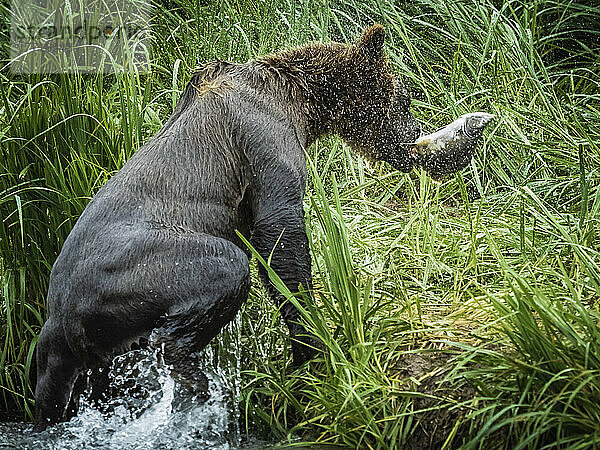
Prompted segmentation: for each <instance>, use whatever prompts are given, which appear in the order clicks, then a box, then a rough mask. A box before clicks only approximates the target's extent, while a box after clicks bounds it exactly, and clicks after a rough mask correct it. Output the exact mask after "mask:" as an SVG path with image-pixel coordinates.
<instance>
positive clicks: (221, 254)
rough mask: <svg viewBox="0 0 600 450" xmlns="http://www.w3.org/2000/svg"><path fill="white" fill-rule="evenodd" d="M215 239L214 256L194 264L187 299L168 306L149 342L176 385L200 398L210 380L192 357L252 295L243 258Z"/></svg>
mask: <svg viewBox="0 0 600 450" xmlns="http://www.w3.org/2000/svg"><path fill="white" fill-rule="evenodd" d="M213 239H214V246H213V248H214V249H218V250H217V251H216V252H215V253H216V255H207V256H206V257H204V258H199V259H198V260H197V262H196V264H194V272H195V273H197V274H198V278H195V279H193V286H190V289H189V290H188V292H189V293H190V296H189V297H188V298H186V299H184V300H183V301H182V302H180V303H177V304H174V305H172V307H171V308H169V311H168V313H167V315H166V316H165V317H164V318H163V320H162V323H161V325H160V326H159V327H158V328H156V329H155V330H154V331H153V333H152V335H151V337H150V342H151V343H152V345H153V346H155V347H158V348H162V349H163V352H164V356H163V357H164V360H165V363H166V364H168V365H170V366H171V367H172V375H173V378H175V379H176V380H177V381H179V382H181V383H182V384H184V385H186V386H188V387H189V388H190V389H191V390H193V391H194V392H195V393H196V394H198V395H199V396H200V397H205V398H206V397H207V396H208V380H207V378H206V375H204V374H203V373H202V372H201V371H200V370H199V369H198V367H197V361H195V358H194V357H193V354H194V353H195V352H198V351H199V350H201V349H203V348H204V347H206V345H207V344H208V343H209V342H210V341H211V340H212V338H214V337H215V336H216V335H217V334H218V333H219V332H220V331H221V329H222V328H223V326H224V325H226V324H227V323H229V322H230V321H231V320H233V319H234V318H235V316H236V314H237V312H238V311H239V309H240V307H241V306H242V304H243V303H244V302H245V301H246V299H247V298H248V292H249V290H250V269H249V264H248V258H247V256H246V254H245V253H244V252H243V251H242V250H241V249H240V248H239V247H237V246H236V245H234V244H233V243H231V242H229V241H225V240H223V239H219V238H213Z"/></svg>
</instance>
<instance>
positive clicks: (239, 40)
mask: <svg viewBox="0 0 600 450" xmlns="http://www.w3.org/2000/svg"><path fill="white" fill-rule="evenodd" d="M396 3H397V2H396ZM168 4H169V5H170V7H173V8H174V9H173V10H172V11H168V10H166V9H165V8H163V9H161V14H157V15H156V17H155V18H154V22H153V23H154V25H153V26H154V33H155V44H154V45H155V47H154V49H153V50H154V52H153V67H152V70H153V73H152V75H151V76H145V75H142V74H135V73H133V74H120V75H77V74H73V75H46V76H42V75H30V76H16V75H10V74H9V73H8V72H7V71H6V68H5V69H3V70H2V73H1V74H0V77H1V82H0V89H1V90H2V92H1V95H0V98H1V102H2V103H1V105H0V108H1V109H0V111H1V113H0V142H1V143H2V145H1V147H0V152H1V155H2V156H1V157H0V218H1V219H2V221H1V225H0V268H1V273H2V279H1V289H0V329H1V330H2V333H1V334H0V336H1V337H2V341H1V344H0V386H1V390H0V409H4V410H10V411H14V410H20V411H23V416H24V417H28V416H30V414H31V407H32V399H31V397H32V392H31V389H30V387H29V386H30V384H31V383H30V382H31V375H30V369H31V358H32V355H33V352H32V351H33V346H34V344H35V337H36V335H37V333H38V332H39V328H40V326H41V324H42V323H43V320H44V317H45V309H44V298H45V292H46V288H47V281H48V275H49V270H50V268H51V265H52V263H53V261H54V259H55V258H56V256H57V254H58V252H59V250H60V247H61V245H62V242H64V239H65V238H66V236H67V234H68V232H69V230H70V229H71V227H72V226H73V224H74V223H75V221H76V219H77V217H78V216H79V214H80V213H81V211H82V209H83V208H84V207H85V204H86V203H87V201H88V200H89V198H90V197H91V196H92V195H93V194H94V193H95V192H96V191H97V190H98V188H99V187H100V186H101V185H102V183H104V182H105V181H106V180H107V179H108V178H109V177H110V176H111V175H112V174H114V173H115V171H117V170H118V169H119V168H120V167H121V166H122V165H123V164H124V162H125V161H126V160H127V159H128V158H129V156H131V154H132V153H133V152H134V151H135V150H136V149H137V148H138V147H139V145H140V144H141V143H143V142H144V141H145V140H146V139H147V138H148V137H149V136H151V135H152V134H153V133H154V132H155V131H156V130H157V129H158V128H159V126H160V124H161V123H163V122H164V120H165V119H166V117H167V116H168V114H169V113H170V111H171V110H172V108H173V104H174V101H175V100H176V99H177V96H178V95H179V93H180V92H181V90H182V88H183V86H184V85H185V83H186V81H187V80H188V79H189V77H190V75H191V73H192V71H193V68H194V67H195V66H197V65H198V64H200V63H202V62H203V61H208V60H212V59H215V58H220V59H229V60H246V59H248V58H251V57H255V56H257V55H260V54H263V53H265V52H269V51H273V50H276V49H279V48H284V47H287V46H290V45H297V44H301V43H303V42H306V41H308V40H318V39H335V40H351V39H353V38H354V37H355V36H356V35H357V34H358V33H359V31H360V29H361V28H362V27H363V26H365V25H368V24H370V23H372V22H380V23H382V24H383V25H385V26H386V28H387V30H388V34H389V41H388V46H387V49H388V53H389V56H390V59H391V61H392V64H393V66H394V69H395V71H396V72H398V73H399V74H401V75H402V76H403V77H404V80H405V84H406V85H407V87H408V88H409V89H410V90H411V91H412V92H413V93H414V94H413V96H414V101H413V111H414V113H415V115H417V116H418V118H419V119H420V120H422V121H423V122H424V123H425V124H426V127H427V128H430V129H434V128H436V127H437V126H440V125H443V124H446V123H448V122H449V121H450V120H452V119H454V118H455V117H456V116H458V115H460V114H462V113H465V112H471V111H475V110H481V111H487V112H491V113H494V114H496V115H497V120H496V121H495V122H494V124H493V125H492V126H491V127H490V130H489V131H488V132H487V133H486V136H485V140H484V142H483V145H482V147H481V148H480V150H479V151H478V153H477V155H476V157H475V158H474V160H473V162H472V164H471V165H470V166H469V167H468V168H466V169H465V170H463V171H462V172H461V173H460V174H457V175H456V176H455V177H452V178H451V179H448V180H446V181H445V182H444V183H442V184H436V183H434V182H432V181H431V180H430V179H429V178H428V177H427V176H426V175H425V174H424V173H420V172H413V173H411V174H408V175H405V174H400V173H398V172H394V171H392V170H391V169H390V167H389V166H387V165H385V164H383V163H381V164H380V163H377V164H373V163H367V162H365V161H364V160H362V159H361V158H360V157H358V156H357V155H354V154H352V152H351V151H350V150H349V149H348V148H347V147H346V146H344V145H343V144H342V143H341V142H340V141H339V140H337V139H335V138H330V139H326V140H322V141H320V142H318V143H317V144H316V145H314V146H313V147H312V148H310V149H308V152H307V153H308V156H309V159H310V161H311V167H310V169H311V170H310V172H311V174H312V181H311V183H309V187H308V192H309V195H308V197H307V202H306V211H307V216H308V218H309V223H308V228H309V231H310V235H311V238H312V239H311V241H312V242H311V246H312V250H313V252H312V255H313V261H314V265H315V270H314V277H315V292H314V295H311V296H308V297H307V308H306V310H305V311H304V314H303V315H304V318H305V321H306V322H307V324H308V326H309V328H310V329H311V330H312V331H313V333H314V334H315V335H316V336H318V337H319V340H320V341H321V342H322V345H323V348H324V352H323V357H321V358H318V359H317V360H315V361H314V362H311V363H309V365H308V366H306V367H303V368H300V369H299V370H296V371H293V370H292V369H290V368H289V367H288V362H289V359H288V357H289V354H288V347H287V343H286V342H287V341H286V332H285V330H284V328H283V327H282V326H281V322H280V319H279V317H278V314H277V311H276V310H275V308H274V307H273V306H272V305H271V304H270V302H269V301H268V300H267V299H266V298H265V296H264V293H263V292H262V291H261V289H259V288H258V286H255V287H254V288H253V292H252V296H251V298H250V301H249V302H248V303H247V304H246V306H245V308H244V310H243V312H242V324H243V325H242V326H243V340H244V343H243V348H245V349H248V350H247V352H245V353H244V355H243V361H242V363H243V368H244V375H243V380H242V381H243V389H242V399H241V410H242V417H243V421H244V422H245V423H246V425H247V427H248V429H250V430H253V432H258V431H259V430H262V431H263V432H264V433H265V434H266V435H268V436H273V437H274V438H275V439H278V440H282V441H286V442H287V441H290V442H298V440H301V441H302V440H304V441H318V442H321V443H332V444H340V445H345V446H350V447H357V446H358V447H365V448H368V447H372V448H388V447H389V448H394V447H396V448H397V447H407V448H411V446H412V448H433V447H444V448H457V447H460V446H463V447H464V448H530V449H537V448H544V447H547V448H556V447H560V448H594V447H597V446H599V445H600V432H599V431H598V425H597V424H598V423H600V406H599V405H600V372H599V371H600V360H599V357H600V348H599V347H600V339H599V336H598V334H599V333H600V331H599V330H600V328H598V308H599V306H600V303H599V294H600V259H599V257H598V251H599V246H598V233H599V223H600V171H599V168H600V144H599V143H600V89H599V87H600V76H599V75H598V74H599V73H600V67H599V66H600V59H599V58H600V57H599V54H600V52H599V45H600V44H599V40H598V39H599V38H600V36H599V32H598V30H600V8H599V7H598V6H595V5H593V4H592V2H589V4H588V5H586V4H585V2H579V3H577V4H573V3H570V2H562V1H560V0H558V1H538V2H522V1H516V0H512V1H510V0H505V1H492V0H486V1H482V2H475V1H468V0H446V1H438V0H419V1H417V2H412V4H411V5H410V6H404V7H400V6H394V5H393V4H391V2H382V1H371V2H353V1H345V2H303V1H292V0H287V1H278V2H253V1H245V2H229V1H224V0H222V1H214V2H210V4H209V5H208V6H199V5H197V4H196V2H195V1H192V0H173V1H171V2H169V3H168ZM2 8H4V7H2ZM3 11H4V12H6V10H3ZM2 49H5V46H2ZM4 58H5V60H4V62H3V63H2V66H4V64H5V63H6V62H7V60H6V56H4ZM273 276H274V277H276V274H273ZM275 279H276V278H275ZM290 301H294V299H293V297H290ZM265 312H266V313H265ZM431 424H433V426H432V425H431Z"/></svg>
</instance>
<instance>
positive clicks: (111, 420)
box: [0, 322, 262, 450]
mask: <svg viewBox="0 0 600 450" xmlns="http://www.w3.org/2000/svg"><path fill="white" fill-rule="evenodd" d="M239 328H240V327H239V323H237V322H234V323H233V324H231V325H230V326H229V327H228V329H227V330H226V331H225V332H224V333H222V334H221V335H220V336H219V338H218V342H217V343H216V345H213V346H212V347H209V348H207V349H205V350H204V351H203V352H202V354H201V361H202V362H201V366H202V367H201V369H202V370H203V371H204V372H205V373H206V375H207V376H208V379H209V390H210V398H209V399H208V400H207V401H206V402H202V401H199V400H198V399H197V398H196V397H194V396H193V395H192V394H190V393H189V391H187V389H186V388H185V387H182V386H180V385H178V384H176V383H175V382H174V381H173V379H172V378H171V377H170V375H169V369H168V368H167V367H165V366H164V365H163V364H161V355H160V353H159V352H158V351H149V350H135V351H132V352H129V353H127V354H125V355H122V356H120V357H118V358H115V360H114V362H113V366H112V368H111V388H112V391H113V392H116V393H117V395H113V396H112V399H111V400H110V401H108V402H107V403H106V404H104V405H101V406H100V407H97V406H92V405H91V404H90V403H88V402H86V400H85V398H83V397H82V401H81V404H80V410H79V414H78V415H77V416H76V417H74V418H73V419H72V420H71V421H69V422H66V423H61V424H58V425H56V426H53V427H51V428H49V429H48V430H46V431H44V432H43V433H39V434H32V433H31V429H32V425H31V424H23V423H0V449H4V448H10V449H13V448H14V449H32V450H34V449H35V450H37V449H40V450H42V449H52V450H59V449H60V450H81V449H87V448H99V449H127V450H129V449H131V450H142V449H144V450H146V449H215V450H225V449H236V448H241V447H244V448H261V447H262V445H261V444H260V443H258V442H257V443H254V444H252V445H243V446H242V440H241V436H240V429H239V409H238V407H237V404H238V398H239V392H240V391H239V390H240V386H239V384H240V344H239V337H240V336H239Z"/></svg>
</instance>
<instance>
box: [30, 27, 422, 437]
mask: <svg viewBox="0 0 600 450" xmlns="http://www.w3.org/2000/svg"><path fill="white" fill-rule="evenodd" d="M384 37H385V32H384V28H383V27H382V26H380V25H374V26H372V27H370V28H368V29H366V31H365V32H364V34H363V36H362V37H361V38H360V39H359V41H358V42H356V43H355V44H339V43H329V44H322V43H316V44H309V45H306V46H303V47H300V48H296V49H292V50H287V51H284V52H281V53H277V54H274V55H270V56H265V57H262V58H259V59H257V60H253V61H249V62H247V63H241V64H237V63H228V62H222V61H217V62H212V63H209V64H207V65H206V66H204V67H203V68H202V69H201V70H200V71H199V72H198V73H196V74H195V75H194V76H193V77H192V79H191V81H190V82H189V84H188V85H187V87H186V89H185V91H184V93H183V94H182V96H181V98H180V100H179V103H178V104H177V107H176V108H175V111H174V112H173V114H172V115H171V117H170V118H169V119H168V121H167V122H166V124H165V125H164V126H163V127H162V129H161V130H160V131H159V132H158V133H157V134H156V135H155V136H154V137H153V138H152V139H150V140H149V141H148V142H147V143H146V144H145V145H144V146H142V147H141V148H140V149H139V150H138V151H137V152H136V153H135V154H134V155H133V157H132V158H131V159H130V160H129V161H128V162H127V163H126V164H125V166H124V167H123V168H122V169H121V170H120V171H119V172H118V173H117V174H116V175H115V176H114V177H112V178H111V179H110V180H109V181H108V182H107V183H106V184H105V185H104V186H103V187H102V188H101V189H100V190H99V191H98V193H97V194H96V195H95V196H94V198H93V199H92V200H91V201H90V203H89V204H88V206H87V207H86V209H85V211H84V212H83V214H82V215H81V217H80V218H79V220H78V221H77V223H76V224H75V226H74V228H73V230H72V231H71V234H70V235H69V237H68V238H67V240H66V242H65V244H64V246H63V248H62V251H61V253H60V255H59V257H58V258H57V260H56V262H55V264H54V267H53V269H52V273H51V276H50V286H49V290H48V300H47V302H48V313H49V318H48V321H47V322H46V324H45V325H44V327H43V329H42V332H41V334H40V337H39V341H38V344H37V367H38V381H37V387H36V391H35V399H36V414H37V417H36V425H35V430H38V431H39V430H43V429H44V428H46V427H47V426H48V425H49V424H52V423H55V422H57V421H60V420H64V419H66V418H68V417H70V416H71V415H73V414H75V413H76V410H77V400H78V397H79V393H80V390H81V386H83V385H85V379H86V377H87V372H88V371H91V373H92V376H91V379H92V396H96V395H100V393H101V392H102V387H104V386H106V375H105V374H106V372H107V371H106V370H103V369H104V368H105V367H107V366H108V364H109V363H110V361H111V359H112V358H113V357H114V356H115V355H117V354H118V353H119V352H123V351H126V350H127V349H128V348H129V347H130V345H131V344H132V343H133V342H136V341H138V340H140V339H142V338H147V339H149V341H150V343H151V344H152V345H153V346H157V347H161V348H163V353H164V356H163V357H164V360H165V362H166V363H167V364H169V365H171V366H172V372H173V374H174V375H176V376H177V378H179V379H180V380H181V381H183V382H184V383H187V384H188V385H190V386H191V387H193V388H194V389H195V390H196V391H197V392H199V393H206V390H207V381H206V377H205V376H204V374H202V373H201V372H200V371H199V370H198V369H197V367H195V364H193V361H191V358H190V355H191V354H192V353H193V352H194V351H196V350H199V349H201V348H203V347H204V346H206V345H207V344H208V342H209V341H210V340H211V339H212V338H213V337H214V336H215V335H216V334H217V333H219V331H220V330H221V328H222V327H223V326H224V325H225V324H226V323H228V322H229V321H231V320H232V319H233V318H234V317H235V315H236V314H237V312H238V310H239V309H240V307H241V305H242V304H243V303H244V301H245V300H246V298H247V296H248V290H249V286H250V273H249V268H248V255H249V254H248V251H247V249H245V246H243V245H242V243H241V242H240V240H239V238H238V236H237V234H236V230H239V231H240V232H241V233H242V234H243V235H245V236H249V237H250V240H251V243H252V245H253V246H254V247H255V248H256V249H257V250H258V251H259V252H260V253H261V254H262V255H264V256H265V257H268V256H269V255H271V266H272V267H273V269H274V270H275V271H276V272H277V273H278V275H279V276H280V277H281V279H282V280H283V281H284V282H285V283H286V285H287V286H288V287H289V289H290V290H291V291H292V292H296V291H298V289H299V286H300V285H302V286H304V288H306V289H310V288H311V261H310V254H309V248H308V241H307V237H306V233H305V224H304V212H303V207H302V200H303V196H304V189H305V184H306V177H307V171H306V162H305V149H306V148H307V147H308V146H310V145H311V144H312V143H313V142H314V141H315V139H317V138H318V137H320V136H323V135H326V134H332V133H335V134H338V135H339V136H341V137H342V138H343V139H344V140H345V141H346V142H347V143H348V144H350V145H351V146H352V147H354V148H355V149H357V150H359V151H360V152H361V153H362V154H364V155H367V156H368V157H370V158H372V159H376V160H384V161H387V162H389V163H390V164H391V165H392V166H393V167H395V168H397V169H400V170H403V171H409V170H410V169H411V168H412V166H413V159H412V157H411V154H410V152H409V149H408V146H407V144H408V143H411V142H414V140H415V139H416V138H417V137H418V136H419V133H420V129H419V125H418V124H417V122H416V121H415V120H414V118H413V117H412V115H411V113H410V111H409V105H410V99H409V97H408V96H407V94H406V93H405V92H404V90H403V89H402V87H401V85H400V83H399V82H398V81H397V80H396V79H395V78H394V76H393V75H392V73H391V71H390V68H389V64H388V61H387V58H386V56H385V54H384ZM261 275H262V277H263V280H266V277H265V272H264V271H262V270H261ZM267 284H268V283H267ZM268 290H269V292H270V295H271V296H272V297H273V298H274V300H275V302H276V303H277V304H278V305H280V306H281V313H282V315H283V318H284V320H285V322H286V324H287V326H288V327H289V330H290V335H291V336H292V338H293V339H292V352H293V359H294V362H295V363H296V364H300V363H302V362H303V361H305V360H306V359H308V358H310V357H311V356H312V355H313V354H314V352H315V349H314V346H313V345H311V339H310V338H308V337H306V332H305V330H304V328H303V327H302V325H301V324H300V323H299V322H298V311H297V310H296V309H295V308H294V307H293V306H292V305H290V304H289V303H285V302H283V299H282V297H281V296H280V295H279V294H278V293H277V292H276V290H275V289H273V287H272V286H270V285H269V286H268ZM102 374H104V375H102ZM76 381H77V382H76ZM74 386H76V387H75V388H74ZM96 392H99V394H96Z"/></svg>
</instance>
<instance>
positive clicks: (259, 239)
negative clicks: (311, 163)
mask: <svg viewBox="0 0 600 450" xmlns="http://www.w3.org/2000/svg"><path fill="white" fill-rule="evenodd" d="M279 200H280V201H281V202H278V201H277V199H275V201H274V202H269V205H268V206H267V205H265V208H264V209H262V210H261V211H259V213H258V215H257V217H256V220H255V226H254V230H253V233H252V245H253V246H254V248H255V249H256V250H257V251H258V252H259V253H260V255H261V256H262V257H263V258H264V259H265V260H268V258H269V257H270V258H271V264H270V265H271V268H272V269H273V270H274V271H275V273H277V275H279V277H280V278H281V280H282V281H283V282H284V283H285V285H286V286H287V288H288V289H289V290H290V291H291V292H292V293H296V292H298V291H299V287H300V285H302V287H303V289H304V290H307V291H310V290H311V289H312V278H311V261H310V249H309V245H308V239H307V237H306V229H305V224H304V211H303V209H302V202H301V201H300V202H295V203H289V202H285V201H284V200H283V199H279ZM259 273H260V275H261V278H262V280H263V283H264V285H265V286H266V287H267V290H268V292H269V295H270V296H271V298H272V299H273V300H274V301H275V304H276V305H277V306H278V307H279V309H280V312H281V315H282V317H283V320H284V321H285V323H286V325H287V327H288V329H289V331H290V338H291V341H292V355H293V360H294V364H295V365H300V364H302V363H303V362H305V361H307V360H309V359H311V358H312V357H313V356H314V355H315V353H316V352H317V350H316V348H315V347H316V345H315V341H314V339H313V338H311V337H309V336H308V334H307V331H306V329H305V328H304V326H303V325H302V324H301V323H300V321H299V320H300V313H299V311H298V310H297V309H296V308H295V307H294V305H292V304H291V303H290V302H288V301H286V299H285V297H284V296H283V295H281V293H279V291H277V289H276V288H275V287H274V286H273V285H272V284H271V283H270V282H269V277H268V274H267V271H266V270H265V268H264V267H262V266H260V267H259ZM297 299H298V302H300V303H302V298H300V297H297Z"/></svg>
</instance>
